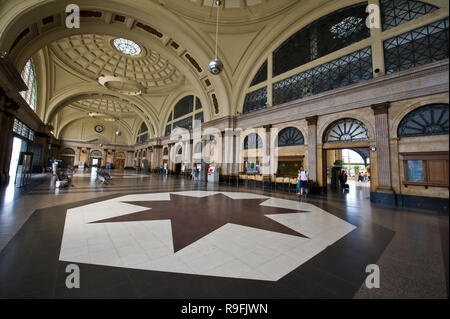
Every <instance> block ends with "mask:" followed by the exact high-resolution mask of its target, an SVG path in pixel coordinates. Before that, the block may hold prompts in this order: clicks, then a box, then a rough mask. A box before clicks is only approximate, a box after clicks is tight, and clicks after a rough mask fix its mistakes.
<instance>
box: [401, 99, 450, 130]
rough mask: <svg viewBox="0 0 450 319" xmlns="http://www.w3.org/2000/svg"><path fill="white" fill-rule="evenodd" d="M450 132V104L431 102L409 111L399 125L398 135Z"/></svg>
mask: <svg viewBox="0 0 450 319" xmlns="http://www.w3.org/2000/svg"><path fill="white" fill-rule="evenodd" d="M443 134H448V104H430V105H426V106H422V107H419V108H418V109H415V110H414V111H412V112H410V113H408V114H407V115H406V116H405V117H404V118H403V119H402V121H401V122H400V125H399V126H398V137H413V136H429V135H443Z"/></svg>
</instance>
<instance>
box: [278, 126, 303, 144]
mask: <svg viewBox="0 0 450 319" xmlns="http://www.w3.org/2000/svg"><path fill="white" fill-rule="evenodd" d="M304 144H305V138H304V136H303V134H302V132H301V131H300V130H299V129H298V128H295V127H286V128H284V129H282V130H281V131H280V133H278V139H277V146H278V147H282V146H295V145H304Z"/></svg>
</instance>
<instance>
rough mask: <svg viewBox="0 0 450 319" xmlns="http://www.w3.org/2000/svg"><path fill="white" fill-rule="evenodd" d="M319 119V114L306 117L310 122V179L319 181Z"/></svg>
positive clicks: (308, 169)
mask: <svg viewBox="0 0 450 319" xmlns="http://www.w3.org/2000/svg"><path fill="white" fill-rule="evenodd" d="M317 119H318V116H311V117H307V118H306V122H307V123H308V168H306V170H307V171H308V173H309V179H310V180H311V181H317Z"/></svg>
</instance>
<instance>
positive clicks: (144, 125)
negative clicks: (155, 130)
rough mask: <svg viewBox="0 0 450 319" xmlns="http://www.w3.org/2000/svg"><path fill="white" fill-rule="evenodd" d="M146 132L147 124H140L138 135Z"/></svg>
mask: <svg viewBox="0 0 450 319" xmlns="http://www.w3.org/2000/svg"><path fill="white" fill-rule="evenodd" d="M147 131H148V127H147V124H145V122H142V124H141V128H140V129H139V133H145V132H147Z"/></svg>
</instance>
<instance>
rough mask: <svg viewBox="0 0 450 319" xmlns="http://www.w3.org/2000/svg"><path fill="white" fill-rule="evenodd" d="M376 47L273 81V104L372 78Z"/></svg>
mask: <svg viewBox="0 0 450 319" xmlns="http://www.w3.org/2000/svg"><path fill="white" fill-rule="evenodd" d="M372 77H373V73H372V50H371V48H370V47H367V48H364V49H362V50H359V51H357V52H354V53H351V54H349V55H346V56H343V57H340V58H338V59H336V60H333V61H331V62H328V63H325V64H322V65H319V66H317V67H315V68H312V69H310V70H307V71H305V72H302V73H299V74H296V75H294V76H291V77H289V78H286V79H283V80H281V81H279V82H276V83H274V84H273V105H278V104H282V103H286V102H289V101H292V100H296V99H300V98H303V97H306V96H310V95H314V94H318V93H321V92H325V91H328V90H332V89H337V88H340V87H344V86H346V85H350V84H353V83H358V82H361V81H365V80H369V79H371V78H372Z"/></svg>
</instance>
